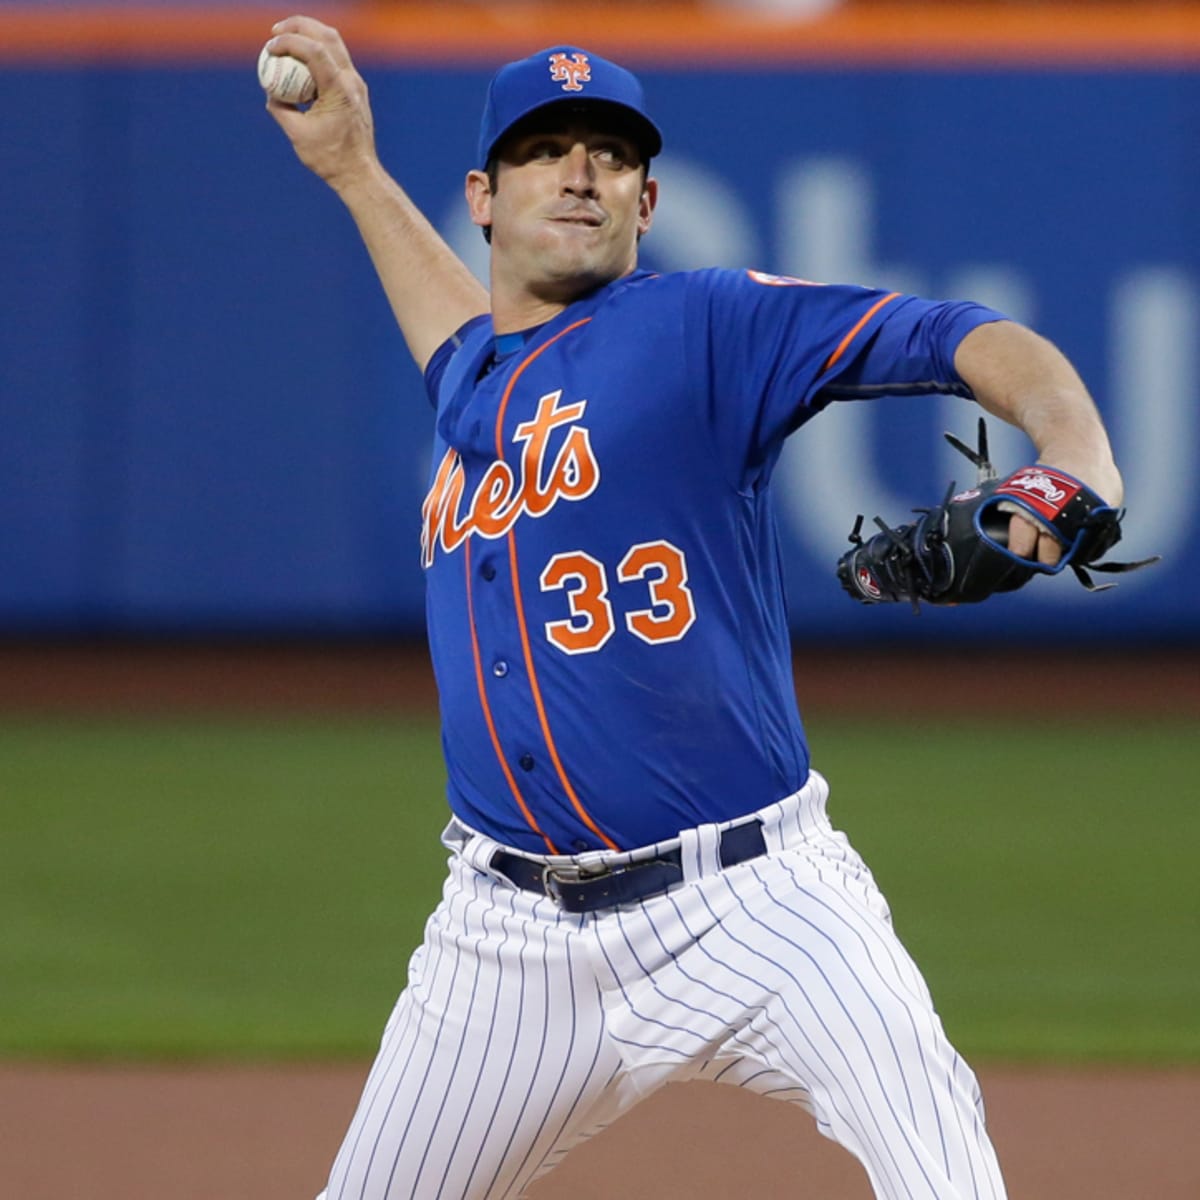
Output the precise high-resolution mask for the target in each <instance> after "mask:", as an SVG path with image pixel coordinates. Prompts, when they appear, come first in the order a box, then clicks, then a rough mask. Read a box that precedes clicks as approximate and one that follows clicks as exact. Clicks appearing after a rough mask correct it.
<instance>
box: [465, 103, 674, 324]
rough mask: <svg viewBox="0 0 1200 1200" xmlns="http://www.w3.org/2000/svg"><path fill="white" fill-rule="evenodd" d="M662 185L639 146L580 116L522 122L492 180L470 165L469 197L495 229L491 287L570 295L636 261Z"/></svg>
mask: <svg viewBox="0 0 1200 1200" xmlns="http://www.w3.org/2000/svg"><path fill="white" fill-rule="evenodd" d="M657 195H658V184H657V183H656V181H655V180H653V179H647V177H646V167H645V165H644V164H643V162H642V160H641V156H640V154H639V152H638V149H637V146H636V144H635V143H634V142H632V141H631V140H630V139H628V138H627V137H624V136H622V135H621V134H620V133H618V132H614V131H612V130H611V129H608V128H602V127H593V126H591V125H585V124H580V123H576V122H573V123H571V124H569V125H565V124H561V123H555V124H546V125H542V126H541V127H539V128H535V129H530V130H525V131H522V132H520V133H518V134H517V135H516V136H515V137H513V138H511V139H509V140H508V141H507V142H506V143H505V144H504V146H503V147H502V150H501V153H500V157H499V164H498V170H497V172H496V174H495V188H494V189H493V187H492V186H491V183H490V182H489V180H488V177H487V175H485V174H484V173H483V172H481V171H473V172H471V174H470V176H468V179H467V199H468V203H469V204H470V207H471V216H472V219H473V220H474V221H475V223H476V224H477V225H490V226H491V230H492V287H493V293H495V292H496V291H497V289H500V288H503V289H504V290H505V291H506V292H507V293H508V294H510V295H511V294H515V293H520V292H525V293H528V294H531V295H533V296H536V297H537V298H539V299H542V300H550V301H554V302H560V303H566V302H569V301H570V300H572V299H574V298H575V297H576V296H578V295H580V294H581V293H582V292H585V291H587V290H589V289H591V288H593V287H596V286H598V285H600V284H603V283H608V282H610V281H612V280H613V279H618V278H620V277H621V276H622V275H627V274H629V272H630V271H632V270H634V269H635V267H636V266H637V243H638V238H639V237H640V236H641V235H642V234H643V233H645V232H646V231H647V230H648V229H649V228H650V221H651V215H652V213H653V210H654V204H655V201H656V199H657Z"/></svg>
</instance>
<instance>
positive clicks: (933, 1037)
mask: <svg viewBox="0 0 1200 1200" xmlns="http://www.w3.org/2000/svg"><path fill="white" fill-rule="evenodd" d="M818 793H819V789H818ZM818 793H814V795H813V796H810V797H807V798H805V800H804V803H802V804H800V803H798V804H796V805H793V806H792V807H790V808H788V809H786V810H781V812H780V813H779V814H778V822H779V828H780V829H781V830H782V831H783V836H784V840H785V846H784V849H783V851H782V852H773V853H772V854H771V855H770V856H769V857H766V858H760V859H757V860H754V861H752V862H750V863H747V864H743V865H742V866H740V867H734V868H730V869H728V870H720V869H719V868H717V866H716V864H715V857H714V852H713V851H712V850H711V846H712V842H711V841H708V842H705V841H704V839H703V838H701V839H699V840H697V841H695V842H694V843H692V844H691V846H690V847H689V849H688V854H687V861H688V866H689V871H692V872H693V873H694V878H692V880H691V882H686V883H682V884H680V885H679V886H677V887H675V888H674V889H672V890H670V891H669V892H667V893H665V894H663V895H660V896H657V897H654V898H652V899H650V900H647V901H644V902H642V903H639V904H631V905H625V906H621V907H619V908H614V909H611V910H608V911H601V912H599V913H597V914H596V915H594V916H582V917H576V916H571V915H569V914H565V913H563V912H561V911H560V910H559V909H558V908H557V907H556V906H555V905H554V904H553V903H552V902H551V901H550V900H548V899H547V898H546V897H544V896H540V895H534V894H533V893H529V892H521V891H519V890H517V889H516V888H513V887H512V886H510V885H508V884H507V883H506V882H502V881H499V880H498V879H496V878H495V877H493V876H492V875H490V874H486V873H484V872H482V871H480V870H478V869H476V868H475V867H472V866H469V865H468V864H467V862H466V861H465V860H464V859H461V858H459V859H456V860H454V861H453V862H452V864H451V875H450V880H449V881H448V883H447V887H446V892H445V896H444V898H443V902H442V903H441V904H440V905H439V906H438V909H437V910H436V911H435V913H434V915H433V917H431V918H430V921H429V924H428V925H427V927H426V935H425V940H424V944H423V945H422V947H421V948H420V949H419V950H418V951H417V953H415V954H414V955H413V957H412V959H411V962H410V971H409V986H408V988H407V989H406V990H405V992H404V993H403V994H402V995H401V997H400V999H399V1001H398V1002H397V1005H396V1007H395V1009H394V1010H393V1014H392V1017H391V1019H390V1020H389V1022H388V1027H387V1029H386V1030H385V1033H384V1037H383V1040H382V1043H381V1046H380V1053H379V1055H378V1057H377V1059H376V1062H375V1064H374V1066H373V1067H372V1070H371V1072H370V1075H369V1076H368V1080H367V1084H366V1086H365V1088H364V1092H363V1100H362V1101H361V1103H360V1106H359V1111H358V1113H356V1114H355V1117H354V1120H353V1121H352V1123H351V1128H350V1130H349V1131H348V1133H347V1136H346V1139H345V1142H344V1143H343V1147H342V1150H341V1151H340V1152H339V1154H338V1157H337V1160H336V1162H335V1164H334V1169H333V1173H332V1175H331V1182H330V1187H329V1191H328V1198H327V1200H351V1198H355V1200H518V1198H519V1197H520V1196H521V1195H523V1194H524V1190H525V1188H527V1187H528V1186H529V1184H530V1183H532V1182H533V1181H534V1180H535V1179H539V1178H541V1177H542V1176H543V1175H544V1174H545V1173H546V1172H547V1171H550V1170H552V1169H553V1167H554V1166H555V1165H556V1164H557V1163H558V1162H559V1161H561V1159H562V1158H563V1157H564V1155H566V1154H567V1152H568V1151H569V1150H570V1149H571V1148H572V1147H573V1146H575V1145H577V1144H578V1143H579V1142H580V1141H582V1140H585V1139H586V1138H588V1137H590V1136H592V1135H593V1134H595V1133H596V1132H598V1131H600V1130H602V1129H604V1128H606V1127H607V1126H608V1125H609V1124H611V1122H612V1121H613V1120H614V1119H616V1117H618V1116H619V1115H620V1114H621V1113H622V1112H623V1111H624V1110H625V1109H627V1108H628V1107H629V1106H630V1105H631V1104H633V1103H636V1101H637V1100H638V1099H640V1098H641V1096H642V1095H644V1094H645V1093H646V1092H647V1091H648V1090H653V1089H654V1088H655V1087H657V1086H659V1085H660V1084H661V1083H664V1082H667V1081H668V1080H669V1079H689V1078H695V1079H709V1080H713V1081H716V1082H719V1083H723V1084H725V1085H727V1086H728V1085H733V1086H737V1087H742V1088H745V1089H747V1090H749V1091H753V1092H756V1093H758V1094H759V1095H762V1096H766V1097H769V1098H771V1099H775V1100H781V1101H784V1102H787V1103H792V1104H795V1105H798V1106H801V1107H803V1108H805V1109H806V1110H808V1111H809V1112H811V1113H812V1114H813V1117H814V1119H815V1121H816V1124H817V1127H818V1129H819V1130H820V1131H821V1132H822V1133H823V1134H825V1135H826V1136H828V1137H831V1138H833V1139H834V1140H837V1141H840V1142H841V1143H842V1144H843V1145H844V1146H846V1148H847V1149H849V1150H850V1151H851V1152H852V1153H854V1154H855V1155H856V1156H857V1157H858V1158H859V1159H860V1160H861V1162H862V1164H863V1166H864V1167H865V1168H866V1171H867V1174H868V1177H869V1178H870V1180H871V1182H872V1186H873V1187H874V1188H875V1191H876V1194H877V1195H878V1196H879V1197H880V1198H881V1200H883V1198H886V1200H930V1198H931V1197H932V1198H934V1200H949V1197H950V1196H953V1197H955V1198H956V1200H965V1198H966V1197H967V1196H972V1197H975V1200H1003V1196H1004V1193H1003V1185H1002V1184H1001V1183H1000V1181H999V1176H998V1173H997V1172H996V1170H995V1167H994V1165H985V1164H989V1163H990V1162H991V1160H990V1159H989V1157H988V1156H989V1155H990V1144H989V1143H988V1141H987V1137H986V1133H985V1132H984V1126H983V1114H982V1109H981V1107H980V1105H979V1102H978V1091H977V1089H976V1088H975V1086H974V1077H973V1075H971V1073H970V1071H969V1069H968V1068H967V1067H966V1065H965V1064H964V1063H963V1062H962V1060H961V1059H960V1058H959V1057H958V1056H957V1055H956V1054H955V1053H954V1051H953V1047H951V1046H950V1045H949V1043H948V1042H947V1041H946V1040H945V1037H944V1034H943V1033H942V1031H941V1026H940V1022H938V1020H937V1016H936V1013H935V1012H934V1010H933V1007H932V1001H931V999H930V997H929V992H928V988H926V987H925V984H924V980H923V979H922V978H921V976H920V973H919V972H918V971H917V969H916V967H915V964H913V963H912V960H911V958H910V957H909V956H908V954H907V953H906V952H905V951H904V948H903V946H902V945H901V944H900V942H899V941H898V939H897V938H896V937H895V934H894V933H893V931H892V929H891V924H890V917H889V914H888V912H887V906H886V903H885V902H884V901H883V898H882V896H880V895H879V894H878V891H877V889H876V888H875V886H874V880H873V879H872V877H871V874H870V871H869V870H868V868H867V867H866V865H865V864H864V863H863V862H862V860H861V859H860V858H859V857H858V856H857V854H856V853H855V851H854V849H853V847H851V846H850V844H849V842H848V841H847V840H846V839H845V837H844V835H841V834H838V833H836V832H835V831H833V830H832V829H831V828H830V827H829V825H828V822H827V821H825V819H824V814H823V806H822V803H821V799H822V797H821V795H820V794H818ZM705 836H707V835H705ZM447 844H448V845H449V844H451V843H450V842H448V843H447ZM705 846H708V847H710V849H705ZM645 853H646V851H645V850H644V849H643V850H638V851H634V852H631V853H630V855H629V856H626V861H628V859H629V858H640V857H644V856H645ZM476 860H477V861H486V855H485V857H484V858H480V857H479V855H478V854H476V855H475V858H474V859H473V860H472V861H476ZM705 872H707V873H705ZM635 1077H636V1082H635ZM968 1174H969V1176H970V1180H969V1183H968V1181H967V1176H968ZM955 1175H957V1176H958V1177H959V1179H961V1180H962V1182H961V1183H954V1182H952V1179H953V1177H954V1176H955ZM964 1188H968V1189H969V1190H964Z"/></svg>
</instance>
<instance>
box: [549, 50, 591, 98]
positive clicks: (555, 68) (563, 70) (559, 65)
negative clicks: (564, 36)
mask: <svg viewBox="0 0 1200 1200" xmlns="http://www.w3.org/2000/svg"><path fill="white" fill-rule="evenodd" d="M591 77H592V68H591V67H590V66H588V57H587V55H586V54H572V55H571V57H570V58H567V56H566V55H565V54H562V53H559V54H552V55H550V78H551V79H553V80H554V81H555V83H561V84H562V90H563V91H564V92H582V91H583V85H584V84H585V83H587V82H588V81H589V80H590V79H591Z"/></svg>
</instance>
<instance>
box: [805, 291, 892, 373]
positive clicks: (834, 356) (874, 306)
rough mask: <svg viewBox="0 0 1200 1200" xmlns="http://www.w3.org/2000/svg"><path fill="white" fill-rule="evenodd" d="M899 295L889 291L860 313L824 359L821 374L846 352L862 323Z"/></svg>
mask: <svg viewBox="0 0 1200 1200" xmlns="http://www.w3.org/2000/svg"><path fill="white" fill-rule="evenodd" d="M899 295H900V293H899V292H891V293H889V294H888V295H886V296H884V297H883V299H882V300H876V301H875V303H874V304H872V305H871V307H870V308H868V309H867V311H866V312H865V313H863V315H862V316H861V317H859V319H858V320H857V321H856V322H855V324H854V328H853V329H851V330H850V332H849V333H848V334H846V336H845V337H844V338H842V340H841V341H840V342H839V343H838V348H837V349H836V350H835V351H834V352H833V353H832V354H831V355H830V356H829V357H828V358H827V359H826V360H825V365H824V366H823V367H822V368H821V373H822V374H824V373H825V372H826V371H828V370H829V368H830V367H832V366H833V364H834V363H836V362H837V360H838V359H839V358H841V357H842V355H843V354H845V353H846V347H847V346H849V345H850V343H851V342H852V341H854V339H855V338H856V337H858V335H859V332H860V331H861V330H862V327H863V326H864V325H865V324H866V323H867V322H868V321H869V320H870V319H871V318H872V317H873V316H874V315H875V314H876V313H877V312H878V311H879V310H880V309H881V308H882V307H883V306H884V305H885V304H891V302H892V301H893V300H895V299H896V297H897V296H899Z"/></svg>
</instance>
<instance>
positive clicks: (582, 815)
mask: <svg viewBox="0 0 1200 1200" xmlns="http://www.w3.org/2000/svg"><path fill="white" fill-rule="evenodd" d="M591 319H592V318H591V317H584V318H583V319H582V320H579V321H576V322H575V323H574V324H572V325H568V326H567V327H566V329H560V330H559V331H558V333H556V334H555V335H554V336H553V337H552V338H551V339H550V340H549V341H547V342H545V343H543V344H542V345H541V346H539V347H538V348H537V349H536V350H535V351H534V352H533V353H532V354H530V355H529V356H528V358H526V359H524V360H523V361H522V362H521V363H520V364H519V365H518V367H517V369H516V370H515V371H514V372H513V374H512V378H511V379H510V380H509V381H508V386H507V387H506V388H505V389H504V395H503V396H502V397H501V398H500V409H499V411H498V412H497V414H496V457H497V458H503V457H504V414H505V412H506V410H507V409H508V401H509V397H511V396H512V392H513V388H514V387H515V386H516V383H517V380H518V379H520V378H521V376H522V374H523V373H524V371H525V368H526V367H527V366H529V364H530V363H532V362H533V361H534V359H536V358H537V357H538V355H539V354H541V353H542V351H544V350H548V349H549V348H550V347H551V346H553V345H554V343H555V342H557V341H558V339H559V338H561V337H565V336H566V335H567V334H568V333H570V332H571V331H572V330H573V329H578V328H579V327H580V326H581V325H586V324H587V323H588V322H589V321H590V320H591ZM508 561H509V565H510V567H511V568H512V585H513V602H514V603H515V604H516V609H517V628H518V629H519V630H520V633H521V650H522V652H523V653H524V655H525V670H526V671H528V673H529V688H530V691H531V692H532V693H533V706H534V708H535V709H536V711H537V717H538V724H539V725H541V727H542V737H543V738H544V739H545V741H546V749H547V750H548V751H549V752H550V761H551V762H552V763H553V764H554V770H555V773H556V774H557V775H558V781H559V783H561V784H562V786H563V791H565V792H566V793H567V796H568V797H569V798H570V801H571V806H572V807H573V808H574V809H575V812H576V813H577V814H578V816H579V819H580V820H581V821H582V822H583V823H584V825H586V826H587V827H588V829H590V830H591V831H592V833H594V834H595V835H596V836H597V837H598V838H599V839H600V840H601V841H602V842H603V843H604V844H605V845H606V846H607V847H608V848H609V849H610V850H617V849H619V848H620V847H618V845H617V843H616V842H614V841H613V840H612V838H610V837H609V836H608V834H606V833H604V831H603V830H601V829H600V827H599V826H598V825H597V824H596V822H595V821H594V820H593V819H592V817H591V816H590V814H589V813H588V811H587V809H585V808H584V807H583V804H582V803H581V802H580V799H579V797H578V796H577V795H576V794H575V789H574V788H573V787H572V786H571V781H570V780H569V779H568V778H567V772H566V770H565V769H564V768H563V765H562V759H560V758H559V756H558V747H557V746H555V744H554V736H553V734H551V732H550V721H549V719H548V718H547V716H546V706H545V704H544V703H543V702H542V690H541V688H540V687H539V686H538V680H537V672H536V671H535V670H534V667H533V647H532V646H531V645H530V643H529V627H528V626H527V625H526V623H525V605H524V604H523V603H522V601H521V580H520V577H519V576H518V574H517V538H516V534H515V532H514V531H513V530H511V529H510V530H509V531H508Z"/></svg>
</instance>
